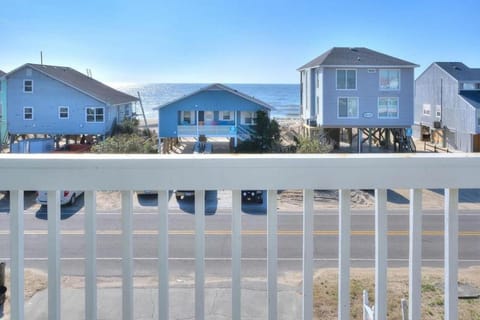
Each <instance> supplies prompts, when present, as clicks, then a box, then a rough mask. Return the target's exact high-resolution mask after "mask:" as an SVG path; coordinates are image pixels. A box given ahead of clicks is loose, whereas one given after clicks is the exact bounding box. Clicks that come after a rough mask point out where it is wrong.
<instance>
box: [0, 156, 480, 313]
mask: <svg viewBox="0 0 480 320" xmlns="http://www.w3.org/2000/svg"><path fill="white" fill-rule="evenodd" d="M478 187H480V156H479V155H473V154H447V155H426V154H425V155H421V154H418V155H410V154H408V155H406V154H401V155H392V154H389V155H383V154H382V155H378V154H377V155H331V154H329V155H265V156H255V155H235V156H229V155H200V156H199V155H195V156H191V155H184V156H169V155H164V156H160V155H152V156H148V155H74V156H71V155H58V154H56V155H48V154H45V155H11V154H9V155H2V156H1V157H0V189H1V190H10V191H11V197H10V199H11V200H10V201H11V203H10V214H11V216H10V221H11V226H10V243H11V266H12V267H11V289H10V292H11V316H12V319H20V320H21V319H24V311H23V310H24V297H23V290H24V288H23V286H24V273H23V270H24V225H23V219H24V217H23V191H22V190H86V192H85V211H86V219H85V230H86V231H85V236H86V257H85V263H86V288H85V291H86V292H85V297H86V298H85V299H86V301H85V303H86V306H85V308H86V310H85V312H86V319H90V320H92V319H96V318H97V295H96V293H97V288H96V279H97V277H96V244H95V235H96V223H95V191H98V190H120V191H121V192H122V239H123V240H122V241H123V243H122V244H123V246H122V247H123V249H122V250H123V258H122V268H123V287H122V292H123V304H122V305H123V319H133V314H134V313H133V249H132V237H133V232H132V231H133V230H132V211H133V208H132V190H159V193H158V194H159V200H158V243H159V249H158V258H159V264H158V278H159V286H158V306H159V307H158V310H159V319H168V318H169V309H168V306H169V294H168V293H169V282H168V278H169V270H168V258H167V257H168V223H167V221H168V220H167V211H168V209H167V199H168V190H172V189H187V190H189V189H190V190H191V189H194V190H196V197H195V212H196V214H195V225H196V226H195V258H196V262H195V318H196V319H203V318H204V304H205V296H204V292H205V291H204V290H205V288H204V283H205V216H204V214H201V213H202V212H205V202H204V201H205V200H204V196H203V194H204V192H205V191H204V190H216V189H227V190H234V191H232V194H233V197H232V199H233V201H232V202H233V203H232V207H233V212H232V215H233V217H232V318H233V319H241V316H242V308H241V285H240V283H241V251H242V238H241V219H240V213H241V209H240V208H241V195H240V191H239V190H242V189H266V190H268V196H267V204H268V207H267V211H268V212H267V220H268V240H267V243H268V257H267V261H268V262H267V274H268V277H267V278H268V279H267V288H268V318H269V319H276V318H277V293H278V292H277V262H278V261H277V258H278V256H277V252H278V246H277V245H278V242H277V214H276V208H277V206H276V193H277V192H276V191H277V190H280V189H303V190H304V204H303V211H304V212H303V217H304V219H303V318H304V319H312V318H313V272H314V270H313V250H314V247H313V233H314V230H313V190H314V189H339V190H340V201H339V229H340V236H339V243H338V246H339V263H338V268H339V274H340V279H339V284H338V287H339V291H338V292H339V294H338V318H339V319H349V318H350V292H349V290H350V289H349V282H350V279H349V274H350V247H351V243H350V234H351V227H350V226H351V221H350V220H351V215H350V197H349V190H350V189H375V201H376V205H375V217H376V218H375V261H376V263H375V318H376V319H386V318H387V316H386V315H387V308H386V307H387V281H386V273H387V216H386V200H387V197H386V190H387V189H394V188H395V189H396V188H398V189H410V190H411V191H410V232H409V243H410V254H409V319H411V320H415V319H420V305H421V291H420V290H421V281H420V279H421V259H422V252H421V247H422V241H421V237H422V235H421V232H422V215H421V208H422V199H421V194H422V193H421V189H422V188H445V189H446V192H445V319H450V320H451V319H456V317H457V271H458V269H457V266H458V220H457V219H458V218H457V207H458V188H478ZM58 198H59V192H58V191H49V192H48V201H49V203H50V204H55V203H57V204H58V203H59V201H58ZM199 213H200V214H199ZM48 217H49V219H48V252H49V253H48V293H49V295H48V314H49V316H48V317H49V319H50V320H52V319H53V320H56V319H60V318H61V317H60V305H61V302H60V292H61V291H60V290H61V288H60V275H61V272H60V241H59V234H60V233H59V217H60V208H59V206H58V205H49V206H48ZM51 217H54V218H51Z"/></svg>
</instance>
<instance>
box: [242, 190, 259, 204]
mask: <svg viewBox="0 0 480 320" xmlns="http://www.w3.org/2000/svg"><path fill="white" fill-rule="evenodd" d="M242 202H256V203H263V191H262V190H242Z"/></svg>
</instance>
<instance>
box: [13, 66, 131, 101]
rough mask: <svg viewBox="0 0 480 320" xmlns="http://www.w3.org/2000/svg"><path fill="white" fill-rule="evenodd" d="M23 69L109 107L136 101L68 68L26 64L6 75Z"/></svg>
mask: <svg viewBox="0 0 480 320" xmlns="http://www.w3.org/2000/svg"><path fill="white" fill-rule="evenodd" d="M25 67H30V68H32V69H34V70H37V71H38V72H41V73H43V74H45V75H47V76H48V77H50V78H53V79H55V80H57V81H60V82H62V83H64V84H66V85H68V86H70V87H72V88H75V89H77V90H79V91H81V92H83V93H85V94H87V95H89V96H91V97H93V98H95V99H97V100H100V101H102V102H105V103H108V104H111V105H116V104H122V103H128V102H133V101H138V98H136V97H134V96H131V95H128V94H126V93H123V92H121V91H118V90H115V89H113V88H111V87H109V86H107V85H106V84H103V83H101V82H100V81H97V80H95V79H93V78H90V77H88V76H87V75H85V74H83V73H81V72H78V71H77V70H75V69H72V68H69V67H60V66H48V65H43V64H33V63H27V64H25V65H23V66H21V67H19V68H17V69H15V70H13V71H11V72H9V73H8V74H12V73H14V72H16V71H18V70H19V69H23V68H25ZM8 74H7V76H8Z"/></svg>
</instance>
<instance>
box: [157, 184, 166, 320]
mask: <svg viewBox="0 0 480 320" xmlns="http://www.w3.org/2000/svg"><path fill="white" fill-rule="evenodd" d="M168 291H169V281H168V190H162V191H159V192H158V319H159V320H168V316H169V306H168V303H169V296H168Z"/></svg>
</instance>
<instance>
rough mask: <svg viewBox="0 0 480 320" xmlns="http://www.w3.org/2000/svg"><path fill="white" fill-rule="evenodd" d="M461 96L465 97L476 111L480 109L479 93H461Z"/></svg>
mask: <svg viewBox="0 0 480 320" xmlns="http://www.w3.org/2000/svg"><path fill="white" fill-rule="evenodd" d="M460 96H461V97H463V99H465V100H466V101H467V102H468V103H470V104H471V105H472V106H473V107H475V108H476V109H480V92H478V91H460Z"/></svg>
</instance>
